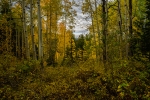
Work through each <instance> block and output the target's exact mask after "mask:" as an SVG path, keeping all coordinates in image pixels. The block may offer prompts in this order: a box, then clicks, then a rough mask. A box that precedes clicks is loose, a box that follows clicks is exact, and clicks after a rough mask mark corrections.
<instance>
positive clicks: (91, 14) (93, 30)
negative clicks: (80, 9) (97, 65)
mask: <svg viewBox="0 0 150 100" xmlns="http://www.w3.org/2000/svg"><path fill="white" fill-rule="evenodd" d="M89 4H90V10H91V11H90V16H91V20H92V32H93V36H94V46H95V51H96V61H97V62H98V51H97V46H96V36H95V29H94V20H93V18H94V17H93V9H92V5H91V1H90V0H89Z"/></svg>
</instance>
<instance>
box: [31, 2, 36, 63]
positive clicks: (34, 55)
mask: <svg viewBox="0 0 150 100" xmlns="http://www.w3.org/2000/svg"><path fill="white" fill-rule="evenodd" d="M33 29H34V25H33V0H30V31H31V38H32V54H33V60H36V50H35V42H34V32H33Z"/></svg>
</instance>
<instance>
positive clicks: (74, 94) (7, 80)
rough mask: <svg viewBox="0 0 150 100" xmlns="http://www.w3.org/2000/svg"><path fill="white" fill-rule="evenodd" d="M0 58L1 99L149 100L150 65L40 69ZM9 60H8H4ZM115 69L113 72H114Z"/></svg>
mask: <svg viewBox="0 0 150 100" xmlns="http://www.w3.org/2000/svg"><path fill="white" fill-rule="evenodd" d="M14 58H15V57H13V56H8V55H7V56H5V57H4V56H3V57H1V58H0V98H1V100H21V99H22V100H149V99H150V69H149V67H150V66H149V65H150V64H149V63H147V64H143V63H141V62H136V61H123V63H120V64H112V65H109V64H108V65H107V68H108V71H107V72H104V71H103V70H102V66H100V67H99V66H95V65H94V64H92V62H91V63H89V62H88V63H84V64H82V65H80V66H74V67H67V66H66V67H50V66H45V67H44V68H41V67H40V63H39V62H38V61H18V60H17V59H14ZM4 59H5V61H4ZM111 67H113V70H112V69H111Z"/></svg>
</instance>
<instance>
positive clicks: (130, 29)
mask: <svg viewBox="0 0 150 100" xmlns="http://www.w3.org/2000/svg"><path fill="white" fill-rule="evenodd" d="M129 35H130V40H131V39H132V0H129ZM129 55H130V56H133V50H132V43H131V41H130V51H129Z"/></svg>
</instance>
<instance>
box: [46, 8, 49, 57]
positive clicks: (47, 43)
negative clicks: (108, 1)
mask: <svg viewBox="0 0 150 100" xmlns="http://www.w3.org/2000/svg"><path fill="white" fill-rule="evenodd" d="M48 17H49V16H48V10H47V21H46V45H47V51H46V53H47V58H49V41H48V32H49V30H48V25H49V24H48V22H49V21H48Z"/></svg>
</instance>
